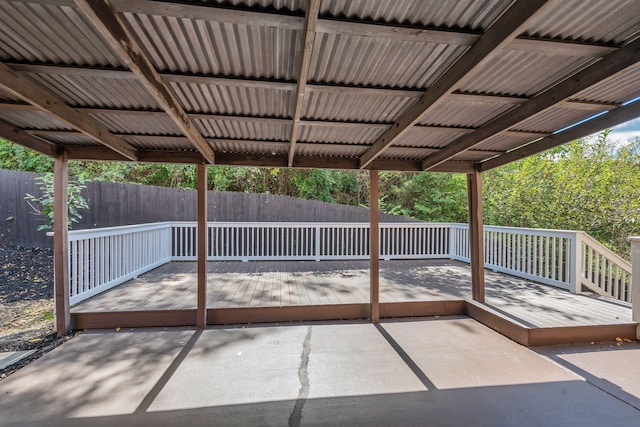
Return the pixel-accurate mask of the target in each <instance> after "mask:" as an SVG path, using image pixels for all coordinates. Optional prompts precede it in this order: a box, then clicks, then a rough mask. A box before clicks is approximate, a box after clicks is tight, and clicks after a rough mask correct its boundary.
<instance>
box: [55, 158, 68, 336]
mask: <svg viewBox="0 0 640 427" xmlns="http://www.w3.org/2000/svg"><path fill="white" fill-rule="evenodd" d="M68 180H69V162H68V161H67V154H66V153H65V152H64V151H62V152H61V153H59V154H58V155H56V157H55V160H54V163H53V287H54V295H53V297H54V306H55V312H54V315H55V316H54V317H55V322H56V333H57V334H58V337H61V336H63V335H65V334H66V333H67V332H69V331H70V330H71V313H70V310H69V235H68V223H69V211H68V206H67V184H68Z"/></svg>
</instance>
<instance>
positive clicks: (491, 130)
mask: <svg viewBox="0 0 640 427" xmlns="http://www.w3.org/2000/svg"><path fill="white" fill-rule="evenodd" d="M638 61H640V39H638V40H635V41H634V42H632V43H629V44H628V45H626V46H625V47H623V48H620V49H618V50H616V51H615V52H613V53H611V54H609V55H607V56H606V57H604V58H602V59H601V60H600V61H598V62H596V63H595V64H593V65H591V66H589V67H587V68H585V69H584V70H582V71H580V72H578V73H576V74H574V75H573V76H571V77H569V78H568V79H566V80H564V81H562V82H560V83H558V84H557V85H555V86H554V87H552V88H551V89H549V90H547V91H545V92H543V93H541V94H540V95H538V96H536V97H533V98H531V99H530V100H528V101H526V102H524V103H523V104H521V105H520V106H519V107H517V108H514V109H513V110H511V111H509V112H508V113H505V114H503V115H501V116H498V117H497V118H495V119H493V120H491V121H489V122H488V123H487V124H485V125H484V126H481V127H480V128H478V129H477V130H476V131H475V132H473V133H471V134H468V135H463V136H461V137H460V138H458V139H457V140H456V141H454V142H452V143H450V144H449V145H447V146H446V147H445V148H443V149H442V150H440V151H439V152H438V153H435V154H431V155H429V156H428V157H426V158H425V159H424V160H423V162H422V167H423V169H425V170H429V169H431V168H432V167H434V166H436V165H438V164H440V163H442V162H445V161H447V160H448V159H451V158H452V157H454V156H456V155H457V154H460V153H462V152H464V151H466V150H469V149H471V148H472V147H474V146H476V145H478V144H480V143H482V142H484V141H486V140H487V139H489V138H490V137H492V136H494V135H498V134H500V133H502V132H504V131H506V130H507V129H510V128H512V127H514V126H515V125H517V124H518V123H520V122H522V121H524V120H527V119H529V118H531V117H533V116H535V115H536V114H539V113H541V112H543V111H545V110H547V109H549V108H551V107H553V106H554V105H557V104H558V103H560V102H562V101H564V100H566V99H568V98H570V97H572V96H575V95H576V94H578V93H579V92H581V91H583V90H585V89H588V88H589V87H591V86H593V85H595V84H597V83H599V82H600V81H602V80H603V79H606V78H607V77H609V76H612V75H614V74H616V73H618V72H620V71H622V70H624V69H625V68H627V67H630V66H632V65H635V64H636V63H637V62H638Z"/></svg>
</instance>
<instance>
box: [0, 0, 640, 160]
mask: <svg viewBox="0 0 640 427" xmlns="http://www.w3.org/2000/svg"><path fill="white" fill-rule="evenodd" d="M110 4H112V5H114V8H115V12H116V13H117V14H119V16H120V17H121V18H123V20H124V21H125V25H126V26H127V27H128V29H129V30H130V31H131V33H132V36H133V37H134V39H135V41H136V42H137V44H139V45H140V46H141V49H142V51H143V53H144V54H146V55H147V56H148V59H149V61H150V62H151V63H152V64H154V66H155V67H156V68H157V71H158V72H159V73H160V74H161V75H162V80H163V82H164V83H165V84H166V86H167V88H168V90H169V91H171V92H172V93H173V94H174V96H175V98H176V100H177V105H174V106H171V104H172V102H173V100H172V99H168V98H171V97H165V96H164V95H163V93H165V92H164V89H162V88H160V89H158V88H157V87H156V88H155V89H153V90H150V89H149V87H150V86H151V85H156V86H157V85H158V83H160V84H162V82H154V83H151V84H150V83H147V84H146V85H145V84H143V83H142V81H143V79H144V78H145V77H141V76H140V73H139V71H137V69H136V68H135V67H134V68H133V72H127V71H125V70H126V68H125V62H127V61H121V60H120V59H118V58H117V57H116V56H115V55H114V53H113V52H111V50H110V49H109V48H108V47H107V46H108V44H107V43H106V42H105V41H104V40H103V35H98V32H97V31H96V30H94V29H93V28H92V26H91V24H89V23H88V20H87V19H86V18H85V17H84V14H83V13H82V12H81V11H80V9H78V8H77V6H76V5H75V3H74V2H73V1H72V0H56V1H55V2H52V3H48V2H46V1H44V0H8V1H4V2H0V60H3V61H4V62H6V63H7V64H9V67H11V68H12V69H14V70H16V72H17V73H18V75H19V76H22V77H25V78H26V79H27V80H28V81H29V82H33V83H35V84H36V85H38V86H40V87H42V88H43V89H44V90H46V91H48V92H49V93H50V94H51V96H50V97H49V99H48V100H47V102H48V103H49V105H54V106H55V105H56V104H57V103H58V102H59V101H58V99H57V98H60V100H61V101H62V102H64V103H66V104H67V105H68V106H70V107H75V108H78V112H79V113H81V114H87V115H88V117H89V118H90V119H92V120H94V121H95V122H96V125H98V126H101V127H102V128H103V129H99V130H98V132H97V133H98V134H99V133H100V132H106V131H107V130H108V131H111V132H114V133H117V134H120V135H121V136H122V135H126V136H122V137H123V138H124V139H125V140H127V141H128V142H129V143H130V144H131V145H132V146H133V147H134V148H139V149H141V150H145V149H154V150H180V151H189V152H192V153H194V154H195V155H194V157H193V159H194V161H196V160H198V156H197V154H196V153H197V150H196V148H195V145H197V144H194V143H193V142H192V141H195V140H196V139H198V138H197V136H193V135H191V138H187V137H186V136H185V134H188V133H189V132H185V133H183V132H182V131H181V130H180V129H181V128H180V127H179V126H177V125H176V124H175V122H174V121H180V120H182V118H183V117H184V116H183V113H187V114H190V116H189V117H190V118H191V120H192V121H193V123H194V124H195V127H196V129H197V130H198V131H199V132H200V133H201V134H202V136H203V137H205V138H209V143H210V144H211V146H212V147H213V148H214V150H216V151H219V152H225V153H243V154H256V155H270V154H272V153H276V154H277V155H279V156H283V157H281V158H280V160H279V161H284V159H285V158H286V155H287V153H288V150H289V147H290V146H291V144H290V141H291V139H292V137H293V138H294V139H295V140H296V141H297V144H296V150H295V155H296V156H319V157H322V158H324V157H349V158H353V157H359V156H362V155H363V153H365V151H367V149H368V148H369V147H371V146H373V144H374V143H375V142H376V141H378V140H379V139H380V138H381V136H382V135H383V134H384V132H385V131H386V130H387V129H398V130H399V131H400V132H398V135H399V136H398V137H397V138H392V139H391V140H386V139H385V141H378V142H382V144H389V146H388V147H383V148H387V149H386V150H382V151H381V152H377V153H375V155H376V156H379V157H380V158H382V159H385V158H388V159H406V160H413V161H412V162H410V163H407V165H411V167H412V168H414V167H416V164H417V162H415V160H420V159H421V158H424V157H425V156H428V154H429V153H432V152H433V151H431V150H432V149H440V148H445V147H447V146H448V145H449V144H451V143H455V141H456V140H458V139H459V138H460V137H461V136H462V135H465V134H469V133H473V132H474V129H477V128H480V127H482V126H484V125H485V124H487V123H489V122H493V123H500V120H496V119H499V118H500V117H501V116H502V115H505V114H509V110H511V109H513V108H517V105H520V104H521V103H522V102H524V99H505V98H504V97H503V98H496V97H493V98H492V97H491V95H511V96H516V97H520V98H524V97H535V96H537V95H538V94H540V93H542V92H543V91H546V90H553V86H554V85H556V84H557V83H558V82H560V81H562V80H563V79H566V78H567V77H568V76H572V75H573V74H575V73H576V72H577V71H579V70H583V69H585V67H587V66H588V65H590V64H592V63H594V62H595V61H596V60H597V59H598V57H600V56H603V55H608V52H612V51H614V50H615V47H616V45H621V44H624V43H629V42H630V40H631V39H633V38H634V37H637V36H639V35H640V7H636V6H637V5H636V3H635V2H634V1H632V0H606V1H605V0H594V1H590V2H583V1H575V0H569V1H554V2H548V4H547V5H546V6H545V7H543V9H542V11H541V12H540V14H539V16H537V17H534V18H533V19H532V20H530V21H529V22H528V23H527V24H525V25H524V26H523V28H526V29H527V30H526V31H525V32H524V33H523V34H521V35H520V36H519V38H520V39H519V40H517V41H515V42H508V43H506V45H507V47H506V48H505V49H504V50H502V51H496V52H494V53H492V54H491V55H490V56H488V57H484V53H485V52H475V53H474V55H476V54H477V55H478V56H477V57H476V56H474V57H473V58H480V57H484V58H485V59H484V60H483V61H481V62H480V64H481V65H480V68H479V69H475V70H472V71H471V73H472V74H473V75H472V76H470V77H468V78H467V77H464V78H462V80H459V81H458V82H452V84H451V85H449V84H448V81H447V79H442V80H439V79H440V78H441V77H442V76H443V74H445V73H446V72H447V70H451V67H457V65H454V64H456V61H457V59H458V58H460V57H461V55H464V52H466V51H467V49H474V50H477V49H478V46H482V44H476V45H474V46H475V47H469V46H470V45H472V42H473V40H475V39H476V38H477V36H478V35H479V34H480V32H482V31H484V30H486V29H487V28H489V27H490V26H491V25H492V23H494V22H495V21H496V19H499V17H500V16H506V15H502V13H503V12H504V11H505V10H506V9H507V8H508V7H509V6H511V5H513V6H514V7H521V5H522V3H518V2H514V1H511V0H504V1H501V0H461V1H458V2H441V1H440V0H424V1H420V0H395V1H394V0H376V1H368V2H365V1H353V2H352V1H347V0H323V1H322V2H321V6H320V12H319V16H318V19H319V20H318V26H317V32H316V34H315V42H314V43H313V44H310V43H309V44H307V46H308V48H309V49H310V50H309V52H310V64H309V74H308V78H307V85H306V90H305V93H304V94H301V95H300V96H298V95H297V94H296V88H297V80H298V78H299V75H300V73H301V72H302V71H303V70H298V66H299V65H298V64H299V62H300V59H301V55H302V53H303V47H304V46H303V44H304V43H303V40H304V31H303V23H304V10H305V9H306V5H307V3H306V1H303V0H273V1H270V0H212V1H206V0H201V1H200V0H192V1H188V0H167V1H162V2H152V1H146V0H145V1H142V0H111V2H110ZM510 14H511V12H510ZM509 16H512V15H509ZM359 24H365V25H359ZM370 24H375V25H370ZM495 28H496V29H499V27H498V26H495ZM425 30H428V31H425ZM438 31H440V32H441V33H440V34H439V35H437V34H436V32H438ZM432 36H433V37H432ZM512 36H516V35H515V34H512V35H511V36H509V37H512ZM429 37H430V38H429ZM523 38H524V39H526V40H524V39H523ZM540 38H545V39H544V40H542V39H540ZM549 40H553V41H552V42H550V41H549ZM603 43H604V44H603ZM634 43H637V42H634ZM634 46H635V45H634ZM623 49H625V50H629V48H623ZM634 52H635V51H633V50H630V51H629V52H628V53H627V54H626V56H627V57H631V58H632V59H633V60H634V61H635V63H636V65H634V66H631V67H629V68H628V69H627V70H625V71H623V72H620V73H618V74H617V75H613V76H610V77H609V78H606V79H605V80H603V81H602V82H601V83H598V84H596V85H594V86H593V87H591V88H589V89H586V90H583V91H582V92H581V93H578V94H575V95H573V94H571V95H569V94H563V95H562V96H558V98H557V99H558V102H559V103H560V104H558V106H555V107H553V108H551V109H549V110H548V111H544V112H542V113H540V114H537V115H535V116H534V117H532V118H529V119H527V120H525V121H524V122H522V123H521V124H519V125H518V126H516V129H498V130H495V129H493V131H494V132H497V134H498V135H497V136H494V137H490V138H488V139H487V140H486V141H477V142H478V144H477V145H476V146H474V147H471V149H469V150H468V151H466V152H464V153H463V154H459V155H458V156H457V157H454V159H456V160H460V159H462V160H464V162H465V163H463V164H468V163H467V162H477V161H479V160H482V159H485V158H487V157H490V156H493V155H495V153H499V152H501V151H508V150H511V149H514V148H516V147H518V146H520V145H522V144H523V143H525V142H527V141H530V140H531V139H535V138H536V135H526V134H522V135H518V134H516V133H514V132H513V131H514V130H521V131H528V132H530V133H550V132H553V131H557V130H558V129H559V128H563V127H566V126H568V125H570V124H572V123H574V122H576V121H578V120H581V119H584V118H586V117H590V116H592V115H593V114H594V113H595V112H597V111H599V110H606V109H610V108H623V109H624V108H627V107H618V106H619V105H620V104H621V103H623V102H625V101H628V100H629V99H631V98H634V97H636V96H639V95H640V57H636V56H634V55H636V54H635V53H634ZM614 56H615V55H614ZM473 58H472V60H471V61H470V62H474V60H473ZM467 59H468V58H467ZM129 61H131V58H130V59H129ZM604 61H609V60H607V59H605V60H604ZM464 62H465V63H466V60H465V61H464ZM65 65H69V66H65ZM142 68H144V67H142ZM462 68H463V70H458V71H459V73H458V71H456V73H454V74H455V75H456V76H457V77H458V78H459V77H460V76H461V75H464V74H465V73H466V72H469V68H467V67H462ZM611 69H612V67H604V66H603V67H602V68H599V67H598V66H597V65H596V66H595V67H593V70H598V71H599V72H600V71H601V70H605V71H608V70H611ZM476 71H477V73H476ZM304 74H305V73H304V72H302V75H303V76H304ZM0 77H1V79H0V88H1V87H2V86H3V84H4V85H5V89H6V87H7V86H8V85H9V84H14V82H15V81H16V80H15V79H14V77H15V76H14V75H13V74H12V73H10V72H7V73H5V74H4V75H0ZM604 77H606V76H604V75H603V76H599V78H604ZM147 78H148V76H147ZM152 79H153V78H152ZM583 81H588V80H583ZM436 82H438V83H436ZM23 83H25V84H22V85H20V84H18V85H17V86H18V88H12V90H23V91H26V92H27V93H26V94H23V96H22V98H21V99H27V100H28V99H29V94H28V92H29V84H27V83H28V82H26V81H25V82H23ZM434 84H438V85H442V86H438V87H442V88H444V91H445V92H446V93H450V92H451V91H456V93H454V94H453V95H449V94H445V95H444V96H443V98H441V99H439V100H436V101H435V102H436V105H435V106H434V108H431V109H428V105H429V103H430V102H431V100H430V98H429V95H430V94H432V93H434V92H437V89H436V90H435V91H431V92H429V94H428V96H427V97H425V98H422V96H423V95H424V94H425V90H427V89H428V88H429V87H433V85H434ZM20 87H22V89H20ZM460 91H462V92H464V93H459V92H460ZM35 92H37V91H35ZM566 96H570V98H571V99H574V100H578V101H585V102H590V103H596V104H597V103H600V104H602V105H596V106H595V107H594V106H587V105H575V104H573V106H572V104H566V103H562V101H563V98H564V97H566ZM163 97H164V100H162V101H158V100H157V99H161V98H163ZM474 97H475V98H474ZM45 98H46V97H45ZM421 98H422V101H421V104H417V102H418V101H419V100H420V99H421ZM0 101H3V102H5V103H14V104H15V103H18V102H20V103H21V102H22V101H20V100H19V99H18V98H16V97H14V96H11V95H9V94H8V93H7V90H4V91H2V89H0ZM296 102H301V103H302V104H301V105H300V106H301V107H302V114H301V115H300V117H299V116H298V114H297V112H299V110H295V106H296ZM31 104H33V105H34V106H36V108H45V109H46V108H49V107H48V106H47V105H45V104H42V103H41V102H40V100H33V99H32V100H31ZM161 104H162V105H163V106H164V107H161ZM533 104H535V101H534V102H533V103H530V104H527V105H528V107H527V108H529V107H531V108H532V106H533ZM422 105H424V106H425V108H426V111H427V113H426V114H420V111H418V110H419V109H420V108H421V106H422ZM638 105H640V104H638ZM180 107H182V110H184V111H179V110H180V109H181V108H180ZM412 107H413V108H412ZM33 108H34V107H29V108H25V107H23V106H16V105H14V106H11V105H6V106H5V107H4V108H2V107H0V120H4V121H7V122H9V123H11V124H13V126H15V127H17V128H20V129H27V130H28V129H32V130H33V129H41V130H45V131H46V130H56V129H68V125H65V124H64V123H63V122H62V121H61V119H56V118H54V115H55V116H57V117H64V116H65V115H67V117H66V118H64V119H62V120H63V121H66V122H74V120H75V119H74V118H73V117H76V116H77V114H78V112H73V111H69V110H65V109H55V108H54V109H53V111H52V115H50V114H47V113H43V112H40V111H37V110H34V109H33ZM163 108H166V109H167V110H168V111H172V110H173V113H172V115H171V116H169V115H167V114H165V113H163V112H162V110H163ZM533 109H534V108H532V110H533ZM116 110H118V111H116ZM416 111H417V112H416ZM521 111H529V110H521ZM414 112H416V114H415V115H414ZM423 112H424V110H423ZM294 116H295V119H296V120H298V118H299V119H300V121H299V126H298V128H297V129H298V131H297V133H296V134H295V135H293V136H292V134H291V130H292V124H293V119H294ZM607 116H609V117H611V116H612V115H607ZM171 117H173V119H172V118H171ZM603 117H604V116H603ZM625 117H626V116H625ZM81 122H82V120H79V121H78V122H77V123H76V124H75V128H77V129H83V125H82V123H81ZM311 122H315V123H311ZM319 122H322V123H319ZM338 122H340V123H338ZM346 122H348V123H346ZM416 122H417V123H419V124H421V125H426V126H427V127H422V128H419V127H414V128H408V129H403V126H405V124H409V125H408V126H410V125H412V124H414V123H416ZM505 122H509V121H508V120H505ZM444 127H448V128H446V129H445V128H444ZM452 127H453V128H454V129H451V128H452ZM183 128H184V127H183ZM83 130H84V131H85V132H88V133H91V131H88V130H87V129H86V127H84V129H83ZM504 131H508V133H503V132H504ZM4 133H5V135H12V134H13V133H12V130H11V129H9V130H7V129H6V127H5V128H4ZM40 135H41V137H43V138H45V137H48V138H49V140H50V141H51V142H53V143H57V144H62V145H63V146H64V145H65V144H74V145H78V144H80V145H82V144H86V145H87V146H88V147H90V146H92V145H93V144H95V142H94V141H93V140H92V139H90V138H86V137H84V136H82V135H76V134H73V133H66V134H59V133H58V134H51V133H49V132H40ZM475 135H482V133H476V134H475ZM386 136H387V137H388V136H389V134H386ZM83 138H84V139H83ZM471 138H473V137H471ZM83 141H84V142H83ZM380 145H381V144H377V145H376V146H375V147H376V148H375V149H376V150H377V148H378V147H379V146H380ZM465 148H468V147H462V149H465ZM88 149H89V148H88ZM457 149H460V147H457ZM457 149H456V150H457ZM456 150H451V152H455V151H456ZM481 150H486V151H481ZM203 151H205V153H204V154H205V155H206V156H208V153H206V150H203ZM74 153H82V151H81V150H75V151H74ZM96 153H99V152H94V153H92V154H93V156H95V155H96ZM370 153H371V152H370V151H369V152H368V154H370ZM445 153H446V151H445ZM132 157H133V156H132ZM141 158H144V153H142V157H141ZM185 158H187V157H185ZM222 158H225V157H224V156H223V157H222ZM226 158H232V157H230V156H227V157H226ZM166 159H167V161H171V160H172V159H171V154H170V151H167V157H166ZM263 159H264V157H259V156H256V157H254V158H253V160H252V158H251V157H250V156H246V157H244V160H245V162H248V164H254V163H252V162H255V164H264V160H263ZM432 159H434V158H433V157H432ZM362 160H363V163H366V162H367V161H368V160H367V159H366V158H365V159H362ZM260 162H263V163H260ZM329 163H330V162H327V164H329ZM356 163H358V162H353V164H354V165H355V164H356ZM318 164H320V165H322V164H323V162H321V161H320V162H319V163H318ZM458 164H461V163H458Z"/></svg>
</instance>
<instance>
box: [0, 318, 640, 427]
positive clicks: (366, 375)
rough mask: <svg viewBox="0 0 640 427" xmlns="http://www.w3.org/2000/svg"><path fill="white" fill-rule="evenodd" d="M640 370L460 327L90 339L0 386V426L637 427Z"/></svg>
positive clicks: (420, 322)
mask: <svg viewBox="0 0 640 427" xmlns="http://www.w3.org/2000/svg"><path fill="white" fill-rule="evenodd" d="M638 360H640V345H638V344H637V343H626V342H625V343H622V344H620V345H619V346H618V345H616V344H615V343H605V344H595V345H579V346H555V347H538V348H535V349H533V350H532V349H527V348H525V347H523V346H520V345H518V344H516V343H514V342H513V341H511V340H509V339H507V338H505V337H504V336H502V335H500V334H498V333H496V332H494V331H492V330H490V329H489V328H487V327H485V326H483V325H482V324H480V323H478V322H477V321H475V320H473V319H471V318H468V317H464V316H450V317H440V318H438V319H436V318H423V319H414V320H410V321H396V322H391V321H389V322H381V323H380V324H379V325H374V324H371V323H368V322H348V323H347V322H332V323H329V322H324V323H319V322H315V323H308V324H302V323H295V324H283V325H264V326H259V327H241V326H236V327H210V328H207V329H205V330H204V331H196V330H194V329H178V328H169V329H167V328H164V329H163V328H160V329H137V330H128V329H127V330H125V329H122V330H120V331H119V332H116V331H113V330H101V331H91V332H86V333H83V334H80V335H79V336H77V337H75V338H73V339H72V340H71V341H70V342H68V343H65V344H64V345H62V346H61V347H59V348H58V349H56V350H54V351H52V352H51V353H49V354H47V355H46V356H44V357H43V358H41V359H40V360H38V361H36V362H34V363H33V364H31V365H29V366H27V367H26V368H24V369H22V370H20V371H19V372H17V373H16V374H14V375H12V376H11V377H9V378H8V379H6V380H3V381H2V382H0V396H2V398H0V413H1V414H2V416H1V417H0V425H3V426H5V425H20V426H21V425H35V426H45V425H46V426H52V425H53V426H76V425H78V426H79V425H92V426H110V425H117V426H119V427H124V426H130V425H172V426H173V425H189V426H194V425H238V426H246V425H274V426H283V425H293V426H296V425H425V424H428V425H438V426H440V425H445V426H446V425H450V426H460V425H491V426H500V425H517V426H533V425H544V426H567V425H580V426H602V425H615V426H635V425H637V423H638V419H639V417H640V385H639V384H638V382H637V380H636V379H637V378H638V377H639V376H640V365H639V364H638V363H637V361H638Z"/></svg>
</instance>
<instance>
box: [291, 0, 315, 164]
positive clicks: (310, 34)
mask: <svg viewBox="0 0 640 427" xmlns="http://www.w3.org/2000/svg"><path fill="white" fill-rule="evenodd" d="M319 10H320V0H309V1H308V2H307V11H306V15H305V19H304V33H303V35H302V43H301V46H302V54H301V55H300V62H299V64H298V85H297V87H296V97H295V106H294V108H293V123H292V124H291V137H290V138H289V141H290V142H289V144H290V146H289V161H288V165H289V167H291V166H292V165H293V157H294V156H295V155H296V141H297V140H298V131H299V127H300V118H301V117H302V111H303V109H304V105H305V103H304V101H305V99H304V98H305V88H306V86H307V80H308V78H309V69H310V68H311V53H312V52H313V43H314V41H315V39H316V23H317V22H318V12H319Z"/></svg>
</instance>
